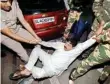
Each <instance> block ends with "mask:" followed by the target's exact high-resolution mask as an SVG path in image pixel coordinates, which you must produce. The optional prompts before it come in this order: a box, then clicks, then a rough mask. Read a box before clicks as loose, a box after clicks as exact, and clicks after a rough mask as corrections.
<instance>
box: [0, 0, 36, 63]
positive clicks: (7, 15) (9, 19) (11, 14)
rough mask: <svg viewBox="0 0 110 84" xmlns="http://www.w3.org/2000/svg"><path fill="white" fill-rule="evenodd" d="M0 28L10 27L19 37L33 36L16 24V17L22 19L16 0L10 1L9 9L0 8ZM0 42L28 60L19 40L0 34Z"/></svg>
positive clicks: (29, 37) (30, 37)
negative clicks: (10, 7)
mask: <svg viewBox="0 0 110 84" xmlns="http://www.w3.org/2000/svg"><path fill="white" fill-rule="evenodd" d="M1 16H2V17H1V23H0V25H1V29H2V28H10V29H11V30H12V31H13V32H14V33H15V34H18V35H19V36H21V37H24V38H28V39H32V38H34V37H33V36H32V35H31V34H30V33H29V32H28V31H26V30H25V29H23V28H22V26H21V25H19V24H17V19H19V20H20V21H22V19H23V14H22V12H21V10H20V8H19V6H18V3H17V1H16V0H13V2H12V9H11V10H10V11H8V12H7V11H4V10H1ZM1 43H2V44H3V45H5V46H7V47H8V48H10V49H12V50H13V51H15V52H16V53H17V54H18V55H19V56H20V58H21V59H22V60H23V61H25V62H27V61H28V55H27V52H26V50H25V49H24V48H23V46H22V45H21V43H20V42H18V41H16V40H14V39H12V38H10V37H8V36H6V35H4V34H1Z"/></svg>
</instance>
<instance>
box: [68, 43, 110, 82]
mask: <svg viewBox="0 0 110 84" xmlns="http://www.w3.org/2000/svg"><path fill="white" fill-rule="evenodd" d="M102 46H103V45H101V44H99V45H98V46H97V47H96V48H95V50H94V52H92V53H91V54H90V55H89V57H88V58H87V59H85V60H83V61H82V62H81V63H80V65H79V66H78V67H77V68H76V69H75V70H74V71H72V72H71V74H70V78H71V79H72V80H75V79H77V78H78V77H80V76H82V75H83V74H85V73H86V72H87V71H88V70H89V69H90V68H91V67H92V66H94V65H97V64H101V63H104V62H106V61H110V51H109V50H107V49H104V47H102ZM105 50H106V51H105Z"/></svg>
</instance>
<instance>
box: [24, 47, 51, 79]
mask: <svg viewBox="0 0 110 84" xmlns="http://www.w3.org/2000/svg"><path fill="white" fill-rule="evenodd" d="M50 57H51V56H50V54H48V53H46V52H45V51H43V50H42V49H41V48H40V47H39V46H38V47H35V48H34V49H33V50H32V53H31V55H30V58H29V61H28V63H27V64H26V65H25V67H26V69H28V70H30V71H31V72H32V75H33V77H34V78H43V77H48V76H51V74H49V73H51V72H47V71H45V69H44V67H46V66H48V69H49V65H50V61H49V60H50ZM38 58H39V59H40V60H41V61H42V63H43V65H44V67H43V68H38V67H35V66H34V65H35V63H36V61H37V60H38ZM49 70H51V69H49Z"/></svg>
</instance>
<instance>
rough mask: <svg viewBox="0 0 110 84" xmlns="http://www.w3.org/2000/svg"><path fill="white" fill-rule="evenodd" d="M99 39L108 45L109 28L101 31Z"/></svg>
mask: <svg viewBox="0 0 110 84" xmlns="http://www.w3.org/2000/svg"><path fill="white" fill-rule="evenodd" d="M99 38H100V39H101V41H102V42H108V43H110V28H109V29H107V30H103V33H102V34H101V35H99Z"/></svg>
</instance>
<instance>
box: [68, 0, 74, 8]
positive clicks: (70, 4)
mask: <svg viewBox="0 0 110 84" xmlns="http://www.w3.org/2000/svg"><path fill="white" fill-rule="evenodd" d="M72 2H73V0H68V5H69V7H70V8H73V4H72Z"/></svg>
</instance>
